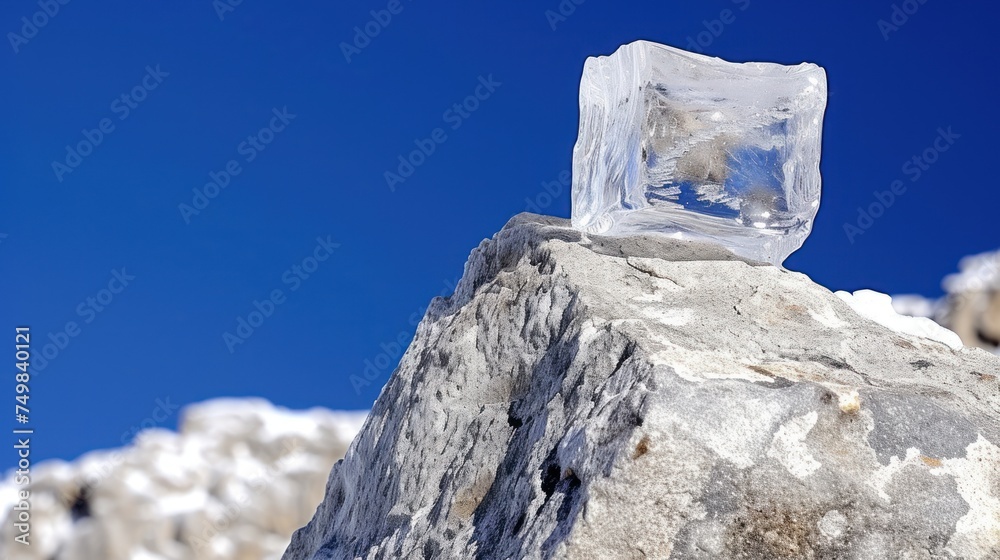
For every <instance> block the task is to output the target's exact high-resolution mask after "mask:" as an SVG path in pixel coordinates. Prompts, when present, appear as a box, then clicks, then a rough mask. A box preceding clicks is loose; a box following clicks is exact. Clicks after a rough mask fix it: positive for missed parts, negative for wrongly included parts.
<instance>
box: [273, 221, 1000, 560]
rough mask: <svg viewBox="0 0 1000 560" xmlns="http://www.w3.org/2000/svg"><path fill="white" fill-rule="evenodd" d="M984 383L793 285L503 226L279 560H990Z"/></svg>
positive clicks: (427, 330) (993, 548)
mask: <svg viewBox="0 0 1000 560" xmlns="http://www.w3.org/2000/svg"><path fill="white" fill-rule="evenodd" d="M998 370H1000V360H998V359H997V358H996V357H994V356H992V355H990V354H988V353H986V352H983V351H981V350H978V349H957V350H956V349H952V348H949V347H948V346H946V345H945V344H942V343H940V342H936V341H931V340H927V339H922V338H919V337H916V336H913V335H907V334H900V333H897V332H894V331H891V330H889V329H888V328H886V327H884V326H882V325H880V324H878V323H875V322H872V321H870V320H868V319H865V318H863V317H861V316H859V315H858V314H857V313H855V312H854V311H853V310H852V309H851V308H850V307H849V306H848V305H847V304H845V303H844V302H843V301H841V299H840V298H838V297H836V296H835V295H834V294H832V293H831V292H830V291H828V290H827V289H825V288H823V287H821V286H819V285H817V284H815V283H813V282H811V281H810V280H809V279H808V278H807V277H806V276H804V275H802V274H798V273H792V272H787V271H784V270H781V269H779V268H776V267H773V266H764V265H760V264H759V263H752V262H747V261H744V260H741V259H739V258H737V257H735V256H733V255H732V254H730V253H728V252H727V251H725V250H723V249H721V248H716V247H712V246H708V245H696V244H692V243H686V242H680V241H675V240H671V239H668V238H666V237H623V238H604V237H598V236H587V235H584V234H581V233H579V232H577V231H576V230H573V229H570V228H569V227H568V223H567V222H566V221H565V220H559V219H555V218H542V217H539V216H533V215H520V216H518V217H515V218H514V219H513V220H512V221H511V222H510V223H509V224H508V225H507V226H506V227H505V228H504V229H503V230H502V231H501V232H499V233H498V234H497V235H496V236H495V237H494V238H493V239H492V240H488V241H484V242H483V243H482V244H481V245H480V246H479V248H477V249H476V250H475V251H473V253H472V255H471V257H470V259H469V262H468V264H467V265H466V271H465V276H464V278H463V279H462V282H461V283H460V285H459V286H458V288H457V290H456V293H455V294H454V295H453V296H451V297H450V298H447V299H436V300H435V301H434V302H433V304H432V305H431V307H430V309H429V310H428V312H427V314H426V316H425V318H424V320H423V322H422V323H421V324H420V326H419V327H418V329H417V333H416V336H415V338H414V341H413V342H412V344H411V346H410V348H409V349H408V350H407V352H406V354H405V355H404V357H403V359H402V361H401V362H400V365H399V367H398V368H397V370H396V371H395V372H394V373H393V375H392V377H391V379H390V380H389V382H388V384H387V386H386V387H385V388H384V390H383V391H382V394H381V396H380V397H379V399H378V401H377V402H376V404H375V407H374V408H373V410H372V412H371V414H370V416H369V418H368V420H367V421H366V424H365V427H364V428H363V429H362V431H361V433H360V434H359V436H358V437H357V438H356V439H355V441H354V443H353V444H352V445H351V448H350V449H349V451H348V453H347V456H346V457H345V459H344V460H343V461H342V462H340V463H338V464H337V465H336V466H335V467H334V469H333V470H332V472H331V474H330V479H329V482H328V487H327V495H326V498H325V499H324V501H323V503H322V504H321V505H320V506H319V508H318V510H317V511H316V514H315V516H314V518H313V519H312V521H311V522H310V523H309V524H308V525H307V526H306V527H304V528H302V529H300V530H299V531H298V532H296V534H295V535H294V536H293V538H292V543H291V545H290V546H289V548H288V550H287V551H286V552H285V556H284V557H285V558H286V559H289V560H291V559H348V558H352V559H353V558H365V559H390V558H424V559H436V558H443V559H452V558H477V559H521V558H530V559H535V558H573V559H595V560H596V559H601V560H603V559H626V558H627V559H631V558H678V559H701V558H704V559H710V558H711V559H719V558H725V559H761V560H763V559H768V560H770V559H779V558H809V559H834V558H836V559H884V558H908V559H909V558H913V559H917V558H920V559H930V558H964V559H967V560H972V559H983V560H985V559H992V558H997V557H1000V447H998V446H997V445H998V444H1000V382H998V380H997V374H998Z"/></svg>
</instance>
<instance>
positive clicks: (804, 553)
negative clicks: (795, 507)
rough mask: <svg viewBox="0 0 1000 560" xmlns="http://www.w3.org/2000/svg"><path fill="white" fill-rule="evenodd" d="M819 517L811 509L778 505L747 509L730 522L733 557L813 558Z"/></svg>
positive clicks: (754, 559) (730, 544)
mask: <svg viewBox="0 0 1000 560" xmlns="http://www.w3.org/2000/svg"><path fill="white" fill-rule="evenodd" d="M818 522H819V517H818V516H817V514H816V513H815V512H810V511H788V510H785V509H780V508H777V507H774V506H770V507H757V508H753V509H750V510H747V511H745V512H744V513H743V514H742V515H741V516H740V517H739V518H737V519H736V520H734V523H733V524H732V525H730V534H729V538H728V539H727V541H728V542H727V546H726V549H727V552H728V554H726V555H724V556H722V557H724V558H731V559H734V560H736V559H741V560H742V559H746V560H750V559H753V560H758V559H764V558H767V559H768V560H777V559H780V558H811V557H812V556H811V553H812V552H813V551H814V550H815V548H816V546H815V545H816V541H817V532H818Z"/></svg>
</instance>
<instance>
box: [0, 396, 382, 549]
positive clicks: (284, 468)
mask: <svg viewBox="0 0 1000 560" xmlns="http://www.w3.org/2000/svg"><path fill="white" fill-rule="evenodd" d="M366 414H367V413H365V412H333V411H329V410H325V409H319V408H316V409H312V410H305V411H292V410H287V409H284V408H280V407H275V406H274V405H272V404H271V403H269V402H267V401H265V400H262V399H232V398H227V399H216V400H211V401H207V402H203V403H200V404H195V405H191V406H189V407H187V408H186V409H185V410H184V411H183V412H182V420H181V425H180V428H179V431H178V432H173V431H169V430H164V429H150V430H146V431H144V432H141V433H140V434H139V435H137V436H136V438H135V441H134V443H132V444H131V445H129V446H127V447H124V448H121V449H115V450H103V451H94V452H91V453H88V454H86V455H84V456H83V457H80V458H79V459H77V460H75V461H73V462H64V461H44V462H42V463H40V464H39V465H38V466H37V467H35V466H33V467H32V475H33V476H32V485H31V486H30V490H31V495H32V500H33V503H32V538H33V546H31V547H27V548H25V547H20V545H14V544H12V543H13V542H14V541H13V535H12V534H11V533H12V531H13V526H12V522H11V520H10V519H9V518H8V519H5V520H3V528H2V529H0V533H3V534H2V539H3V541H2V543H0V558H9V557H11V556H10V554H11V552H12V550H8V548H7V547H11V546H19V547H20V548H19V549H18V554H19V555H18V556H17V558H18V559H23V560H36V559H37V560H42V559H45V560H89V559H92V558H101V559H104V560H117V559H119V558H150V559H153V558H155V559H157V560H168V559H169V560H173V559H176V560H181V559H183V560H208V559H221V558H233V557H235V556H234V555H235V554H239V557H240V558H241V559H246V560H257V559H261V560H263V559H276V558H279V557H280V556H281V554H282V552H283V551H284V548H285V546H286V545H287V543H288V541H289V539H290V537H291V534H292V531H294V530H295V529H297V528H299V527H300V526H302V525H304V524H305V523H306V522H307V521H308V520H309V518H310V517H311V516H312V514H313V511H314V509H315V507H316V505H317V504H319V502H320V500H321V499H322V497H323V490H324V488H325V483H326V478H327V475H328V474H329V472H330V468H331V467H332V466H333V464H334V463H335V462H336V461H337V460H338V459H340V458H342V457H343V456H344V454H345V452H346V451H347V446H348V445H349V444H350V442H351V440H352V439H353V438H354V436H355V434H357V433H358V431H359V430H360V429H361V426H362V424H363V423H364V420H365V417H366ZM23 489H24V487H23V486H16V485H15V484H14V481H13V478H11V476H10V475H9V474H8V476H7V478H6V479H5V480H4V481H2V482H0V507H3V511H5V512H10V511H11V507H12V506H13V505H14V502H13V500H14V496H15V495H16V494H15V491H17V490H23ZM78 499H83V500H84V501H85V502H86V504H87V509H89V515H85V516H83V517H82V518H78V519H74V518H73V514H72V512H71V509H70V507H71V505H72V504H73V502H75V501H77V500H78ZM7 515H9V514H7Z"/></svg>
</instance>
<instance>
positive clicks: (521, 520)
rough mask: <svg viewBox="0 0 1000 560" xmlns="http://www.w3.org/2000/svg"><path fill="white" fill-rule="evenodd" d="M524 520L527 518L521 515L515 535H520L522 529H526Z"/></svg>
mask: <svg viewBox="0 0 1000 560" xmlns="http://www.w3.org/2000/svg"><path fill="white" fill-rule="evenodd" d="M524 518H525V514H524V513H521V516H520V517H518V518H517V522H515V523H514V534H515V535H516V534H518V533H520V532H521V529H522V528H524Z"/></svg>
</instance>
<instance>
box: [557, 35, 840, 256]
mask: <svg viewBox="0 0 1000 560" xmlns="http://www.w3.org/2000/svg"><path fill="white" fill-rule="evenodd" d="M825 108H826V73H825V72H824V71H823V69H822V68H820V67H819V66H817V65H815V64H808V63H804V64H799V65H797V66H783V65H780V64H772V63H763V62H748V63H743V64H738V63H732V62H726V61H724V60H721V59H718V58H712V57H708V56H703V55H699V54H694V53H689V52H686V51H682V50H680V49H675V48H673V47H668V46H666V45H659V44H656V43H651V42H648V41H638V42H635V43H631V44H628V45H625V46H623V47H621V48H619V49H618V51H617V52H615V53H614V54H612V55H611V56H602V57H597V58H589V59H587V62H586V64H585V65H584V70H583V80H582V82H581V84H580V134H579V137H578V139H577V143H576V147H575V148H574V150H573V225H574V226H575V227H577V228H579V229H582V230H585V231H589V232H592V233H603V234H608V235H622V234H632V233H646V232H661V233H667V234H672V235H674V236H676V237H679V238H682V239H701V240H709V241H713V242H716V243H719V244H721V245H723V246H725V247H727V248H729V249H730V250H731V251H733V252H734V253H737V254H739V255H742V256H745V257H748V258H752V259H756V260H761V261H767V262H771V263H774V264H778V265H780V264H781V263H782V262H783V261H784V260H785V258H786V257H787V256H788V255H790V254H791V253H792V252H793V251H795V250H796V249H798V248H799V247H801V246H802V243H803V242H804V241H805V238H806V237H807V236H808V235H809V231H810V230H811V228H812V221H813V218H814V217H815V216H816V211H817V210H818V209H819V199H820V174H819V160H820V141H821V136H822V126H823V111H824V109H825Z"/></svg>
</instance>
